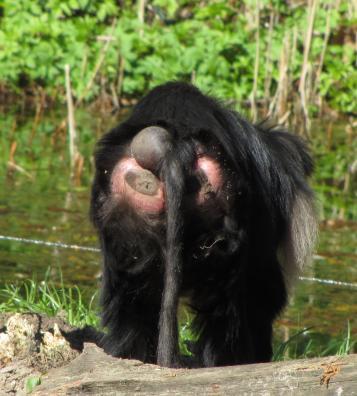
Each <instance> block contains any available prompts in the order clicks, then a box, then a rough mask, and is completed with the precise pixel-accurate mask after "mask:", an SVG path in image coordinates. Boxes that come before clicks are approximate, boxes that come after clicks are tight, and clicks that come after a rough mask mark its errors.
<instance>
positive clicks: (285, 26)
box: [0, 0, 357, 116]
mask: <svg viewBox="0 0 357 396" xmlns="http://www.w3.org/2000/svg"><path fill="white" fill-rule="evenodd" d="M118 4H120V5H118ZM316 4H317V2H316V1H315V0H314V1H312V2H311V4H310V6H308V5H307V1H306V2H305V1H301V2H286V1H283V0H244V1H239V2H228V1H226V0H215V1H203V2H197V1H193V0H177V1H176V0H169V1H162V0H153V1H146V2H145V1H142V0H138V1H137V2H128V1H119V2H118V1H115V0H104V1H102V0H67V1H62V0H49V1H43V0H20V1H12V0H3V1H2V2H1V3H0V84H1V85H2V87H3V90H5V89H8V90H10V91H12V92H17V93H22V92H24V90H25V92H27V93H28V92H32V93H36V94H37V95H38V96H41V95H42V94H43V92H45V93H46V94H47V95H48V96H49V97H50V98H53V99H59V100H60V101H63V99H64V95H63V92H64V85H65V83H64V78H65V74H64V67H65V65H66V64H69V65H70V67H71V79H72V87H73V92H74V96H75V98H76V99H77V101H82V100H87V101H88V100H93V99H95V98H99V97H100V98H101V99H102V100H103V99H105V98H107V99H108V98H110V100H112V101H114V102H116V101H117V100H118V99H120V98H121V97H125V98H128V97H129V98H130V97H139V96H141V95H142V94H143V93H144V92H146V91H147V90H148V89H149V88H150V87H153V86H155V85H157V84H159V83H162V82H165V81H167V80H170V79H182V80H187V81H194V82H195V83H196V84H197V85H198V86H199V87H200V88H202V89H203V90H204V91H206V92H211V93H213V94H215V95H218V96H219V97H221V98H224V99H232V100H233V101H235V102H240V103H242V104H244V103H245V101H248V100H249V99H252V98H253V99H254V100H256V101H258V102H259V101H262V102H264V101H268V100H269V99H270V98H271V97H272V96H274V95H276V94H277V92H278V88H279V89H280V90H282V89H283V88H284V87H286V89H288V95H287V97H288V99H289V100H296V91H297V88H298V87H299V84H300V82H301V79H303V80H304V81H306V84H305V85H306V86H305V87H303V89H304V90H305V93H306V94H307V100H308V102H309V105H310V108H311V110H312V111H315V110H317V108H322V104H323V103H325V104H327V105H328V106H329V107H331V108H334V109H336V110H337V111H340V112H353V111H356V103H355V102H354V101H353V95H354V93H355V92H356V89H357V85H356V84H357V78H356V71H355V69H354V44H353V40H354V34H353V26H354V23H355V19H354V18H355V17H356V16H355V15H354V9H353V4H352V3H351V2H349V1H348V0H341V1H338V2H333V1H331V2H330V1H320V2H319V4H318V6H317V8H315V6H316ZM310 22H311V23H312V31H311V34H310V33H309V32H308V26H309V23H310ZM310 41H311V45H310ZM304 51H306V54H304ZM305 55H306V59H304V56H305ZM255 65H256V68H255V67H254V66H255ZM304 68H306V71H304ZM282 70H283V71H284V72H283V71H282ZM284 76H285V77H286V78H285V81H284V82H283V81H282V80H283V79H284ZM278 96H279V95H278ZM281 99H283V98H281ZM266 106H267V104H266ZM277 106H278V107H279V104H278V105H277ZM283 107H284V106H283ZM285 110H286V109H285ZM280 111H282V109H280ZM280 115H281V116H283V115H284V114H280Z"/></svg>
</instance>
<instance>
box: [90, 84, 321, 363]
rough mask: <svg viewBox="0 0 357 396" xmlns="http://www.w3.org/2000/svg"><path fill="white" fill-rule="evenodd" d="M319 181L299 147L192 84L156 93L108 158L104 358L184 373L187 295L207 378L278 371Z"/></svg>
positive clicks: (98, 181) (113, 134) (100, 226)
mask: <svg viewBox="0 0 357 396" xmlns="http://www.w3.org/2000/svg"><path fill="white" fill-rule="evenodd" d="M312 169H313V164H312V160H311V158H310V156H309V153H308V151H307V149H306V147H305V145H304V144H303V142H302V141H301V140H300V139H299V138H298V137H297V136H294V135H291V134H288V133H286V132H284V131H279V130H275V129H269V128H266V127H264V126H262V125H252V124H250V123H249V122H247V121H246V120H245V119H244V118H242V117H241V116H240V115H239V114H237V113H235V112H234V111H231V110H229V109H226V108H224V107H223V106H222V105H221V104H220V103H218V102H217V101H216V100H214V99H212V98H210V97H208V96H205V95H203V94H202V93H201V92H200V91H199V90H198V89H197V88H195V87H194V86H192V85H189V84H185V83H179V82H171V83H167V84H165V85H162V86H158V87H156V88H155V89H153V90H152V91H151V92H149V94H148V95H147V96H146V97H144V98H143V99H142V100H141V101H140V102H139V103H138V104H137V105H136V106H135V108H134V109H133V111H132V113H131V115H130V116H129V118H127V120H126V121H124V122H123V123H121V124H120V125H119V126H118V127H116V128H114V129H113V130H111V131H110V132H109V133H107V134H106V135H104V137H103V138H102V139H101V140H100V142H99V144H98V147H97V152H96V175H95V179H94V183H93V188H92V200H91V218H92V221H93V223H94V225H95V227H96V228H97V230H98V234H99V238H100V243H101V248H102V252H103V256H104V267H103V281H102V282H103V285H102V296H101V299H102V300H101V304H102V308H103V314H102V322H103V325H104V326H106V327H107V330H108V333H107V334H106V335H105V337H104V338H103V340H102V345H103V347H104V349H105V350H106V351H107V352H108V353H110V354H112V355H114V356H120V357H126V358H135V359H140V360H143V361H144V362H151V363H158V364H160V365H163V366H173V367H175V366H178V365H180V362H181V360H180V356H179V352H178V329H177V318H176V316H177V307H178V300H179V297H181V296H185V297H186V298H187V299H188V300H189V304H190V306H191V307H192V310H193V311H194V312H195V319H194V321H193V328H194V330H195V331H196V333H197V335H198V341H197V342H196V344H195V345H194V346H193V352H194V357H195V362H196V363H195V364H196V365H198V366H222V365H233V364H239V363H253V362H265V361H269V360H270V359H271V356H272V347H271V338H272V322H273V321H274V319H275V318H276V316H277V315H278V314H279V313H280V312H281V310H282V308H283V307H284V305H285V304H286V301H287V293H288V291H289V289H290V287H291V285H292V284H293V282H294V280H295V278H296V276H297V274H298V273H299V271H300V270H301V268H302V266H303V265H304V263H305V262H306V261H307V260H308V258H309V256H310V255H311V250H312V247H313V244H314V239H315V233H316V220H315V213H314V198H313V194H312V192H311V190H310V188H309V186H308V184H307V182H306V177H307V176H309V175H310V174H311V172H312Z"/></svg>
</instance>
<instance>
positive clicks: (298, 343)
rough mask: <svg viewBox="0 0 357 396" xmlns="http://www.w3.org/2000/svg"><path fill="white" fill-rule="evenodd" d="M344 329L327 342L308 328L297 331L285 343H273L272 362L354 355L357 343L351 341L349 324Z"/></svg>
mask: <svg viewBox="0 0 357 396" xmlns="http://www.w3.org/2000/svg"><path fill="white" fill-rule="evenodd" d="M346 327H347V328H346V332H345V333H344V334H339V335H337V336H335V337H334V338H331V339H329V340H325V339H321V335H320V334H317V333H315V332H314V329H313V328H309V329H303V330H301V331H298V332H297V333H296V334H294V335H292V336H291V337H290V338H289V339H288V340H287V341H285V342H278V341H275V343H274V344H275V345H274V356H273V361H279V360H287V359H303V358H304V359H308V358H312V357H322V356H331V355H338V356H341V355H347V354H349V353H354V351H355V346H356V345H357V342H356V340H352V337H351V326H350V322H347V326H346Z"/></svg>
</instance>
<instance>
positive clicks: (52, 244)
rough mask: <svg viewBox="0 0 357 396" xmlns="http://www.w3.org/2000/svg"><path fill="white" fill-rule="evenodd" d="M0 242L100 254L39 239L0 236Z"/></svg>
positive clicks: (91, 248)
mask: <svg viewBox="0 0 357 396" xmlns="http://www.w3.org/2000/svg"><path fill="white" fill-rule="evenodd" d="M0 240H3V241H14V242H21V243H31V244H33V245H43V246H49V247H59V248H63V249H75V250H86V251H88V252H100V249H98V248H95V247H91V246H79V245H69V244H67V243H62V242H47V241H42V240H40V239H27V238H19V237H13V236H6V235H0Z"/></svg>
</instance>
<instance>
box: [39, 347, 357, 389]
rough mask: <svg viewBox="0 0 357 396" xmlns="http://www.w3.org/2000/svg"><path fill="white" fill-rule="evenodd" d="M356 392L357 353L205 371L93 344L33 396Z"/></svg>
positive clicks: (50, 376)
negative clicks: (112, 352)
mask: <svg viewBox="0 0 357 396" xmlns="http://www.w3.org/2000/svg"><path fill="white" fill-rule="evenodd" d="M330 392H331V394H338V395H340V394H348V395H353V394H357V355H348V356H345V357H327V358H321V359H306V360H294V361H286V362H276V363H265V364H251V365H242V366H232V367H218V368H207V369H190V370H189V369H167V368H162V367H158V366H154V365H149V364H143V363H142V362H139V361H136V360H126V359H116V358H113V357H111V356H108V355H106V354H105V353H104V352H103V351H102V350H101V349H99V348H98V347H97V346H95V345H94V344H85V347H84V350H83V353H82V354H81V355H80V356H78V357H77V358H76V359H74V360H73V361H72V362H70V363H69V364H68V365H67V366H64V367H61V368H55V369H52V370H50V371H49V373H48V374H47V375H46V376H45V377H44V378H43V379H42V384H41V385H40V386H38V387H36V388H35V390H34V392H33V393H32V394H33V395H38V396H40V395H41V396H47V395H134V394H144V395H220V394H221V395H238V394H254V395H260V394H264V395H276V394H284V395H286V394H292V393H293V394H294V395H299V394H313V395H317V394H327V393H328V394H330Z"/></svg>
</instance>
